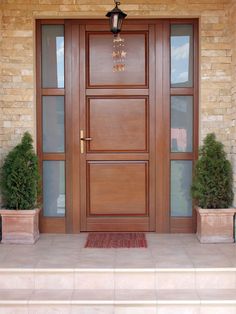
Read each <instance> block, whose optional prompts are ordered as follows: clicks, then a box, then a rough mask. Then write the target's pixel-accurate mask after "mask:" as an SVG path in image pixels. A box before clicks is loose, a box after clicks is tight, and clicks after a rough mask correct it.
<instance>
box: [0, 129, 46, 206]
mask: <svg viewBox="0 0 236 314" xmlns="http://www.w3.org/2000/svg"><path fill="white" fill-rule="evenodd" d="M32 143H33V139H32V137H31V135H30V134H29V133H28V132H25V133H24V135H23V137H22V140H21V143H20V144H18V145H17V146H16V147H15V148H13V149H12V150H11V151H10V152H9V153H8V155H7V156H6V159H5V161H4V164H3V166H2V169H1V176H0V186H1V193H2V196H3V202H4V207H5V208H7V209H33V208H35V206H36V205H37V204H36V203H37V198H38V196H39V181H40V175H39V166H38V157H37V156H36V154H35V152H34V148H33V144H32Z"/></svg>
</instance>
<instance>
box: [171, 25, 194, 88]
mask: <svg viewBox="0 0 236 314" xmlns="http://www.w3.org/2000/svg"><path fill="white" fill-rule="evenodd" d="M170 41H171V86H172V87H192V86H193V26H192V25H183V24H180V25H172V26H171V39H170Z"/></svg>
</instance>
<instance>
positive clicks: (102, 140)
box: [87, 98, 148, 152]
mask: <svg viewBox="0 0 236 314" xmlns="http://www.w3.org/2000/svg"><path fill="white" fill-rule="evenodd" d="M147 111H148V110H147V99H145V98H137V99H132V98H123V99H122V98H102V99H97V98H95V99H88V106H87V119H88V120H87V121H88V136H89V137H91V138H92V140H91V141H90V142H89V144H88V145H89V146H88V152H99V151H100V152H114V151H116V152H118V151H119V152H132V151H136V152H137V151H140V152H143V151H147V146H148V112H147Z"/></svg>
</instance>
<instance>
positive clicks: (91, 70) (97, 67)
mask: <svg viewBox="0 0 236 314" xmlns="http://www.w3.org/2000/svg"><path fill="white" fill-rule="evenodd" d="M122 38H124V40H125V48H124V50H125V51H126V52H127V56H126V59H125V68H126V70H125V71H124V72H112V71H113V70H112V69H113V59H112V51H113V36H112V35H111V34H110V33H107V32H102V33H101V32H96V33H88V34H87V48H88V58H89V59H88V67H87V87H88V88H89V87H102V88H105V87H108V86H119V87H120V88H121V87H128V86H147V77H148V76H147V64H148V60H147V59H148V57H147V32H140V33H139V32H132V33H127V32H126V33H125V32H122ZM127 73H129V75H127Z"/></svg>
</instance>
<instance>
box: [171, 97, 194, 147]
mask: <svg viewBox="0 0 236 314" xmlns="http://www.w3.org/2000/svg"><path fill="white" fill-rule="evenodd" d="M192 149H193V97H192V96H172V97H171V151H172V152H192Z"/></svg>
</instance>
